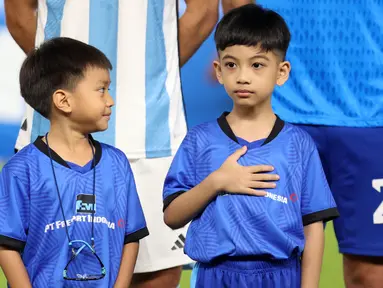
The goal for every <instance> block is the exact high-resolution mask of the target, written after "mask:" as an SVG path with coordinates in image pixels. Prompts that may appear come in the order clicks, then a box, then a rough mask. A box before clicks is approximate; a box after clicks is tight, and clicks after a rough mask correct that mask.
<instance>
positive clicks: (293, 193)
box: [163, 4, 338, 288]
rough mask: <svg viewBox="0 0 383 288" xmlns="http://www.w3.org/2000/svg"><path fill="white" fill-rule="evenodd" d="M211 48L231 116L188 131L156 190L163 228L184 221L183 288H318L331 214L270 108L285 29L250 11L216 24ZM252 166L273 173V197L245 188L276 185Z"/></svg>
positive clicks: (297, 132)
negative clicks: (186, 265) (186, 279)
mask: <svg viewBox="0 0 383 288" xmlns="http://www.w3.org/2000/svg"><path fill="white" fill-rule="evenodd" d="M215 41H216V47H217V50H218V54H219V61H216V62H215V63H214V66H215V70H216V73H217V78H218V79H219V82H220V83H221V84H223V85H224V86H225V89H226V91H227V93H228V94H229V96H230V97H231V98H232V99H233V102H234V106H233V109H232V111H231V112H230V113H228V112H225V113H223V114H222V116H221V117H220V118H219V119H218V120H217V121H214V122H209V123H205V124H201V125H199V126H196V127H195V128H193V129H191V130H190V131H189V133H188V134H187V136H186V137H185V139H184V141H183V142H182V144H181V146H180V149H179V150H178V152H177V154H176V156H175V158H174V161H173V162H172V165H171V167H170V169H169V172H168V175H167V177H166V180H165V185H164V192H163V199H164V219H165V223H166V224H167V225H168V226H169V227H171V228H173V229H176V228H178V227H182V226H183V225H185V224H186V223H188V222H189V221H191V220H192V223H191V225H190V228H189V231H188V234H187V237H186V246H185V253H186V254H187V255H188V256H189V257H191V258H192V259H194V260H196V261H197V264H196V266H195V268H194V270H193V276H192V285H191V286H192V287H231V288H235V287H241V288H243V287H283V288H288V287H294V288H298V287H318V285H319V277H320V270H321V263H322V256H323V248H324V231H323V222H324V221H329V220H332V219H334V218H335V217H337V216H338V211H337V208H336V205H335V202H334V199H333V197H332V195H331V191H330V189H329V187H328V184H327V182H326V178H325V175H324V172H323V169H322V166H321V162H320V158H319V155H318V151H317V149H316V147H315V144H314V142H313V140H312V139H311V138H310V137H309V136H308V134H307V133H306V132H304V131H303V130H301V129H300V128H297V127H295V126H293V125H291V124H288V123H285V122H284V121H282V120H281V119H280V118H279V117H278V116H276V115H275V114H274V112H273V110H272V107H271V95H272V92H273V90H274V87H275V85H278V86H281V85H283V84H284V83H285V82H286V81H287V79H288V77H289V72H290V63H289V62H287V61H286V60H285V55H286V51H287V48H288V45H289V41H290V32H289V30H288V28H287V26H286V23H285V21H284V20H283V18H282V17H280V16H279V15H278V14H277V13H275V12H273V11H271V10H267V9H263V8H261V7H259V6H256V5H255V4H249V5H246V6H242V7H240V8H237V9H234V10H232V11H231V12H229V13H228V14H227V15H226V16H224V17H223V19H222V20H221V21H220V23H219V24H218V26H217V30H216V34H215ZM233 152H234V154H232V153H233ZM258 164H269V165H272V166H273V167H274V168H275V170H274V171H275V173H277V174H278V175H279V176H280V180H279V184H278V185H277V187H276V188H275V189H274V190H268V191H259V190H255V189H253V188H252V187H255V185H254V183H257V182H258V181H267V180H269V181H270V180H275V178H274V177H273V176H272V175H266V176H268V177H266V176H263V177H262V178H260V176H259V175H257V174H256V172H257V169H258V167H256V168H255V165H258ZM261 196H263V197H261ZM303 250H304V253H303Z"/></svg>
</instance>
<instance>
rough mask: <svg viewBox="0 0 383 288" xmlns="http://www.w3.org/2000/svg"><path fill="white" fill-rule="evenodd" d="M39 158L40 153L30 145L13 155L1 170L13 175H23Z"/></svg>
mask: <svg viewBox="0 0 383 288" xmlns="http://www.w3.org/2000/svg"><path fill="white" fill-rule="evenodd" d="M39 156H41V155H40V151H39V150H38V149H37V148H36V146H35V145H34V144H33V143H31V144H28V145H27V146H25V147H24V148H23V149H21V150H19V151H18V152H17V153H16V154H14V155H13V156H12V157H11V158H10V159H9V160H8V162H7V163H6V164H5V165H4V166H3V170H7V171H9V172H12V173H13V174H15V173H16V174H18V173H20V172H21V173H25V172H26V169H27V168H28V167H30V166H32V164H33V163H35V162H36V160H37V157H39Z"/></svg>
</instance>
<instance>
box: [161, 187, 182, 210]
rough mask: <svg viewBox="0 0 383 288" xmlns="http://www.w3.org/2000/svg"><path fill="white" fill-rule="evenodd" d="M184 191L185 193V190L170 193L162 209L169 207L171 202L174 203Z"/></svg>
mask: <svg viewBox="0 0 383 288" xmlns="http://www.w3.org/2000/svg"><path fill="white" fill-rule="evenodd" d="M183 193H185V191H179V192H176V193H173V194H172V195H169V196H168V197H166V198H165V199H164V208H163V209H162V211H165V209H166V208H168V206H169V205H170V203H172V202H173V201H174V200H175V199H176V198H177V197H178V196H180V195H181V194H183Z"/></svg>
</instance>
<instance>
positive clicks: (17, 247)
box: [0, 235, 25, 252]
mask: <svg viewBox="0 0 383 288" xmlns="http://www.w3.org/2000/svg"><path fill="white" fill-rule="evenodd" d="M0 246H4V247H6V248H7V249H11V250H14V251H18V252H21V251H23V249H24V247H25V242H23V241H20V240H17V239H14V238H10V237H7V236H3V235H0Z"/></svg>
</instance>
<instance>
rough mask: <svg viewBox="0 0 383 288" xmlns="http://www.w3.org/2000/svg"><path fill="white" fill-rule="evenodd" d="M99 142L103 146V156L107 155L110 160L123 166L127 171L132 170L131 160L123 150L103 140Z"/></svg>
mask: <svg viewBox="0 0 383 288" xmlns="http://www.w3.org/2000/svg"><path fill="white" fill-rule="evenodd" d="M98 143H99V144H100V147H101V151H102V157H107V158H108V159H109V161H112V162H113V163H114V164H115V165H117V166H121V167H122V168H123V169H125V171H126V170H129V171H130V170H131V168H130V164H129V160H128V158H127V157H126V155H125V153H124V152H123V151H122V150H120V149H118V148H116V147H114V146H112V145H109V144H106V143H103V142H98Z"/></svg>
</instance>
